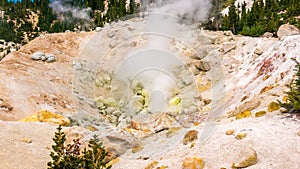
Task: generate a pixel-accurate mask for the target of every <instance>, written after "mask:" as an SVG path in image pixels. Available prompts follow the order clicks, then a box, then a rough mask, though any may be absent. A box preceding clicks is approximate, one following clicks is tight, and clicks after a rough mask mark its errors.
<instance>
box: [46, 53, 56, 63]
mask: <svg viewBox="0 0 300 169" xmlns="http://www.w3.org/2000/svg"><path fill="white" fill-rule="evenodd" d="M46 58H47V56H46ZM55 61H56V58H55V56H54V55H53V56H52V55H51V56H50V57H48V58H47V60H46V62H48V63H51V62H55Z"/></svg>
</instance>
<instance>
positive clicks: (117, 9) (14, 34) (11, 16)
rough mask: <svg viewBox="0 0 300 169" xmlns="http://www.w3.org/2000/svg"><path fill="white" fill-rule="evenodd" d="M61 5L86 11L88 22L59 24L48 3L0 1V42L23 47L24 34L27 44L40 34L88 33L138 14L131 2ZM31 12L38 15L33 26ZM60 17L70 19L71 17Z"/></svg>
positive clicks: (78, 0) (82, 0)
mask: <svg viewBox="0 0 300 169" xmlns="http://www.w3.org/2000/svg"><path fill="white" fill-rule="evenodd" d="M64 3H68V5H70V6H72V7H74V8H75V7H76V8H79V9H84V8H90V9H91V12H90V14H89V15H90V18H91V21H90V22H89V23H86V21H83V20H80V19H72V21H68V20H61V19H59V18H58V16H56V15H55V13H54V12H53V10H52V8H51V7H50V6H49V4H50V1H49V0H33V1H32V0H22V1H17V2H16V3H14V2H12V1H9V2H8V1H7V0H3V1H0V11H4V14H5V15H4V18H1V17H0V39H4V40H6V41H14V42H17V43H22V44H24V43H26V42H27V41H25V35H26V34H27V35H30V36H26V37H28V39H27V40H31V39H33V38H35V37H36V36H38V35H39V33H40V32H49V33H56V32H64V31H66V30H71V31H73V30H74V28H77V29H79V30H80V29H85V30H90V29H93V28H94V27H96V26H100V27H102V26H104V25H105V23H108V22H112V21H115V20H118V19H120V18H122V17H124V16H126V15H127V14H133V13H135V12H137V11H138V4H136V2H135V1H134V0H130V1H128V2H127V1H126V0H74V1H66V2H64ZM105 3H108V9H105ZM127 3H129V4H127ZM32 12H33V13H35V14H38V22H37V25H34V24H33V22H32V20H31V18H30V17H29V16H30V15H31V14H32ZM63 15H64V17H66V16H68V17H69V18H72V14H71V13H64V14H63ZM86 25H89V26H88V27H87V26H86Z"/></svg>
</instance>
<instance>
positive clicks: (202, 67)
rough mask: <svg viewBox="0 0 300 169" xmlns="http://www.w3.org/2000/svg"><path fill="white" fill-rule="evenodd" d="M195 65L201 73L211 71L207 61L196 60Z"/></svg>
mask: <svg viewBox="0 0 300 169" xmlns="http://www.w3.org/2000/svg"><path fill="white" fill-rule="evenodd" d="M193 63H194V65H195V67H196V68H197V69H199V70H200V71H205V72H207V71H209V70H210V69H211V67H210V64H209V62H207V61H202V60H195V61H194V62H193Z"/></svg>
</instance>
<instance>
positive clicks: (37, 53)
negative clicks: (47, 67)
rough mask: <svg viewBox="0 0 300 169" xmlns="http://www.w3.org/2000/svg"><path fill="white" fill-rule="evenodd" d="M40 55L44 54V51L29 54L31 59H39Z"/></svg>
mask: <svg viewBox="0 0 300 169" xmlns="http://www.w3.org/2000/svg"><path fill="white" fill-rule="evenodd" d="M42 56H45V53H44V52H35V53H34V54H33V55H31V59H32V60H41V59H42Z"/></svg>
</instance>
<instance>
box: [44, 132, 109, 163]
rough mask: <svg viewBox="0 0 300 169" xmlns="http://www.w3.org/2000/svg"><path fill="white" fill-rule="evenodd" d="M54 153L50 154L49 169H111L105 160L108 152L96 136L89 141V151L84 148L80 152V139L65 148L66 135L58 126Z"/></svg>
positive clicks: (53, 147) (54, 139)
mask: <svg viewBox="0 0 300 169" xmlns="http://www.w3.org/2000/svg"><path fill="white" fill-rule="evenodd" d="M53 141H54V143H55V144H54V145H53V146H52V149H53V151H52V152H51V153H50V156H51V158H52V161H51V162H48V169H109V168H111V166H107V163H108V162H107V161H106V160H105V158H106V157H107V156H108V152H106V151H105V149H104V147H103V145H102V142H100V140H99V139H98V138H97V135H94V137H93V138H92V139H90V140H89V144H88V149H87V148H84V149H83V151H82V152H81V151H80V145H81V143H80V142H79V139H74V140H73V144H68V145H67V146H65V141H66V135H65V133H64V132H63V131H62V128H61V126H58V128H57V132H55V135H54V138H53Z"/></svg>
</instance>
